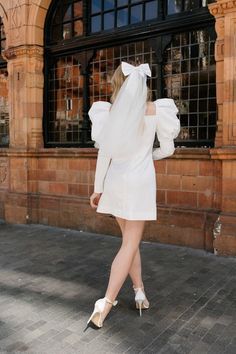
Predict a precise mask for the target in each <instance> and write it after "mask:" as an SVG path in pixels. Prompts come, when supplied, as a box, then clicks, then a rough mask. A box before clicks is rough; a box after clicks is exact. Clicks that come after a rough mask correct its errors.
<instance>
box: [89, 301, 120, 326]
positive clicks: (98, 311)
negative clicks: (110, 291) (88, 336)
mask: <svg viewBox="0 0 236 354" xmlns="http://www.w3.org/2000/svg"><path fill="white" fill-rule="evenodd" d="M106 302H108V303H109V304H112V305H113V306H116V304H117V303H118V301H117V300H114V301H111V300H109V299H108V298H107V297H106V296H105V297H103V298H101V299H98V300H97V301H96V302H95V305H94V310H93V313H92V315H91V316H90V317H89V319H88V321H87V324H89V323H90V322H92V323H93V324H94V325H95V326H96V327H97V328H101V327H102V326H103V319H102V312H103V311H104V309H105V305H106ZM87 327H88V326H87ZM87 327H86V329H87ZM86 329H85V330H86Z"/></svg>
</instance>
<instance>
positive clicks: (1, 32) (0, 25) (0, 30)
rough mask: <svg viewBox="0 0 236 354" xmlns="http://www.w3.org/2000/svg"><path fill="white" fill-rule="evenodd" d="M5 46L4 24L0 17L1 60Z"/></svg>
mask: <svg viewBox="0 0 236 354" xmlns="http://www.w3.org/2000/svg"><path fill="white" fill-rule="evenodd" d="M5 46H6V34H5V30H4V25H3V21H2V18H1V17H0V60H1V61H2V60H3V58H2V51H3V50H4V49H5Z"/></svg>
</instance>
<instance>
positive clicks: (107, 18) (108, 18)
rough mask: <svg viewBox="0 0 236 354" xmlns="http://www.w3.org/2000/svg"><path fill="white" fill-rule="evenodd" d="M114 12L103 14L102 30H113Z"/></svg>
mask: <svg viewBox="0 0 236 354" xmlns="http://www.w3.org/2000/svg"><path fill="white" fill-rule="evenodd" d="M114 20H115V17H114V12H113V11H112V12H108V13H106V14H104V30H106V29H111V28H114V26H115V23H114V22H115V21H114Z"/></svg>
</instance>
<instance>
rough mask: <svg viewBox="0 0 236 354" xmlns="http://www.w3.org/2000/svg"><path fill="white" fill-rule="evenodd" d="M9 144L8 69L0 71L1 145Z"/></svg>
mask: <svg viewBox="0 0 236 354" xmlns="http://www.w3.org/2000/svg"><path fill="white" fill-rule="evenodd" d="M8 144H9V104H8V74H7V70H6V68H1V69H0V145H1V146H7V145H8Z"/></svg>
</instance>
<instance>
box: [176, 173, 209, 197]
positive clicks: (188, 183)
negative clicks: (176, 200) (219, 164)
mask: <svg viewBox="0 0 236 354" xmlns="http://www.w3.org/2000/svg"><path fill="white" fill-rule="evenodd" d="M213 182H214V177H208V176H205V177H203V176H202V177H192V176H182V181H181V184H182V188H181V189H182V190H183V191H207V192H208V193H210V192H212V189H213Z"/></svg>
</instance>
